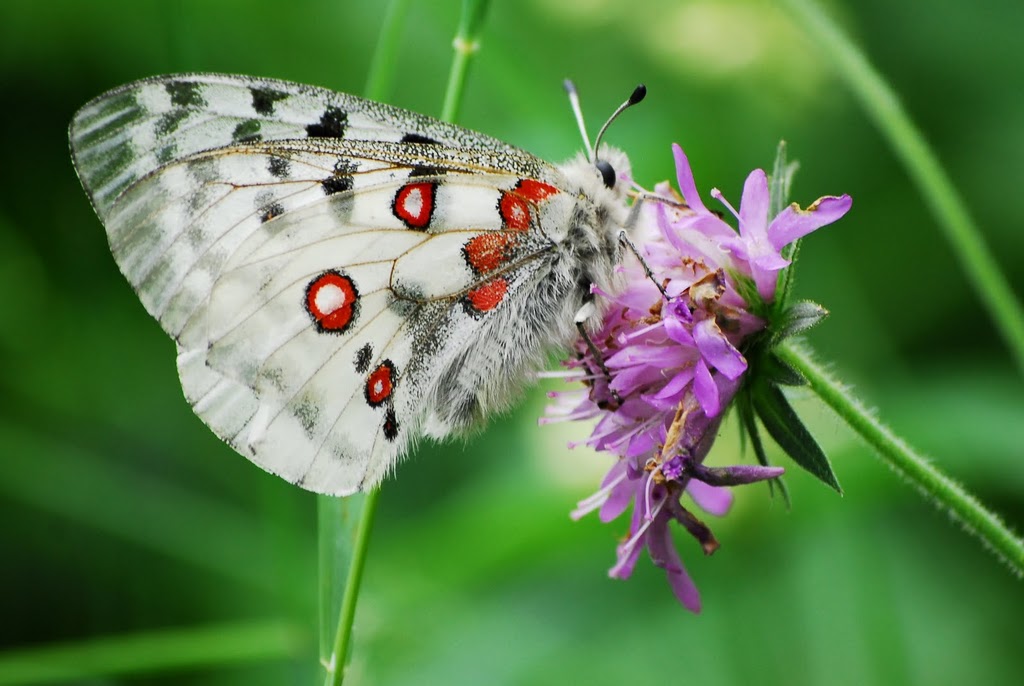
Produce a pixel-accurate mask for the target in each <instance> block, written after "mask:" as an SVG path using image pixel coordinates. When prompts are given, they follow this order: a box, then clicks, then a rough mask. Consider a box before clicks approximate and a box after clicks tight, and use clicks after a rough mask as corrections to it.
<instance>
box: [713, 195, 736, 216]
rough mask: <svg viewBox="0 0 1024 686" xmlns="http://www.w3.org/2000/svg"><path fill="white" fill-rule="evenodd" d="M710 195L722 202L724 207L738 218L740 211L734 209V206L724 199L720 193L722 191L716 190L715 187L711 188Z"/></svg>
mask: <svg viewBox="0 0 1024 686" xmlns="http://www.w3.org/2000/svg"><path fill="white" fill-rule="evenodd" d="M711 197H712V198H714V199H715V200H717V201H718V202H720V203H722V204H723V205H725V206H726V207H728V208H729V211H730V212H732V216H734V217H736V219H739V218H740V213H739V212H737V211H736V208H735V207H733V206H732V205H730V204H729V201H728V200H726V199H725V196H724V195H722V191H720V190H718V189H717V188H712V189H711Z"/></svg>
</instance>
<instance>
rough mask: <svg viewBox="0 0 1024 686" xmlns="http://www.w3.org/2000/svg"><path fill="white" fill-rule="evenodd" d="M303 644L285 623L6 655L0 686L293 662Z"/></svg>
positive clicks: (0, 659) (0, 662)
mask: <svg viewBox="0 0 1024 686" xmlns="http://www.w3.org/2000/svg"><path fill="white" fill-rule="evenodd" d="M308 640H309V637H308V636H304V635H303V634H302V631H301V629H300V628H299V627H297V626H295V625H294V624H292V623H291V622H287V621H282V620H269V621H250V622H243V623H232V624H220V625H212V626H197V627H188V628H181V629H164V630H161V631H153V632H143V633H132V634H131V635H127V636H105V637H100V638H92V639H89V640H84V641H75V642H73V643H58V644H51V645H47V646H45V647H40V648H28V649H9V650H7V651H6V652H4V653H3V654H2V655H0V686H9V685H12V684H21V685H23V686H24V685H27V684H54V683H61V684H68V683H85V682H90V683H92V682H94V681H95V683H100V682H104V683H106V680H107V679H109V678H110V677H115V676H127V675H143V674H154V675H155V674H160V675H161V676H164V679H165V680H166V674H167V673H168V672H169V671H171V670H176V669H193V670H194V669H200V668H211V667H225V666H228V665H235V664H246V663H252V662H254V661H257V660H283V659H294V658H296V657H298V656H299V655H301V654H303V653H304V652H305V651H306V649H307V641H308Z"/></svg>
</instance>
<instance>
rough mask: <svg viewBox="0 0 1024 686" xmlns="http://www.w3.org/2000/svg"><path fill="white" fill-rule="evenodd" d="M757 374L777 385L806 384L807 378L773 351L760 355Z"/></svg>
mask: <svg viewBox="0 0 1024 686" xmlns="http://www.w3.org/2000/svg"><path fill="white" fill-rule="evenodd" d="M757 373H758V376H760V377H762V378H763V379H764V380H765V381H767V382H769V383H773V384H775V385H777V386H806V385H807V379H805V378H804V375H803V374H801V373H800V372H798V371H797V370H796V369H794V368H793V367H792V366H791V365H790V364H789V363H788V362H786V361H785V360H783V359H782V358H781V357H779V356H778V355H776V354H775V353H774V352H769V353H766V354H765V355H764V356H762V357H761V363H760V365H758V372H757Z"/></svg>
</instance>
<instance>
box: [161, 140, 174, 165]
mask: <svg viewBox="0 0 1024 686" xmlns="http://www.w3.org/2000/svg"><path fill="white" fill-rule="evenodd" d="M177 154H178V146H177V145H176V144H175V143H171V144H170V145H165V146H164V147H162V148H160V149H159V150H158V151H157V153H156V161H157V162H159V163H160V164H167V163H168V162H170V161H171V160H173V159H174V157H175V155H177Z"/></svg>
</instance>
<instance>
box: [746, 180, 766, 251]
mask: <svg viewBox="0 0 1024 686" xmlns="http://www.w3.org/2000/svg"><path fill="white" fill-rule="evenodd" d="M770 204H771V199H770V197H769V195H768V176H767V175H766V174H765V173H764V170H763V169H755V170H754V171H752V172H750V175H749V176H747V181H746V183H744V184H743V198H742V199H741V200H740V235H741V236H743V237H744V238H746V239H748V240H750V239H752V240H754V241H755V242H758V243H759V242H760V241H761V240H763V238H764V237H765V236H766V235H767V230H768V208H769V206H770Z"/></svg>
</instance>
